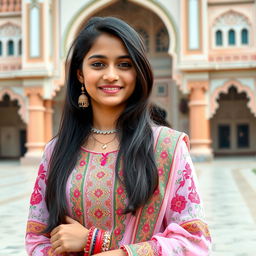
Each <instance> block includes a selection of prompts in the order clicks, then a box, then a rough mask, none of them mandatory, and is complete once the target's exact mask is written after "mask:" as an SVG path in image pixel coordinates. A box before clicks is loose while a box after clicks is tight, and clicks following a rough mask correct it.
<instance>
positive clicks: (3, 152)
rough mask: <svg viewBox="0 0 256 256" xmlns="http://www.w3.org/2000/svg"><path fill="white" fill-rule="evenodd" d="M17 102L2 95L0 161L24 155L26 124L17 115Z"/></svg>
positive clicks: (0, 103) (0, 105)
mask: <svg viewBox="0 0 256 256" xmlns="http://www.w3.org/2000/svg"><path fill="white" fill-rule="evenodd" d="M19 108H20V106H19V105H18V101H17V100H11V98H10V96H9V95H8V94H4V95H3V97H2V99H1V101H0V116H1V118H0V159H7V158H20V157H21V156H24V154H25V153H26V147H25V143H26V124H25V123H24V121H23V120H22V119H21V117H20V115H19V114H18V111H19Z"/></svg>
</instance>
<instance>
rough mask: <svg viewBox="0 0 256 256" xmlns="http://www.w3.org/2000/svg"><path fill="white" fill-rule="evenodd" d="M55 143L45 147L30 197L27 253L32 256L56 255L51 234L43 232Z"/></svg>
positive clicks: (45, 224)
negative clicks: (48, 173) (51, 156)
mask: <svg viewBox="0 0 256 256" xmlns="http://www.w3.org/2000/svg"><path fill="white" fill-rule="evenodd" d="M53 144H54V141H51V142H49V143H48V144H47V145H46V147H45V151H44V154H43V157H42V160H41V163H40V165H39V170H38V175H37V178H36V181H35V185H34V190H33V192H32V195H31V198H30V208H29V216H28V222H27V231H26V238H25V244H26V250H27V253H28V255H31V256H32V255H35V256H46V255H55V254H54V253H53V250H52V246H51V243H50V236H49V234H45V233H43V231H44V229H45V228H46V226H47V221H48V216H49V213H48V210H47V207H46V202H45V190H46V179H47V170H48V164H49V158H50V155H51V151H52V148H53Z"/></svg>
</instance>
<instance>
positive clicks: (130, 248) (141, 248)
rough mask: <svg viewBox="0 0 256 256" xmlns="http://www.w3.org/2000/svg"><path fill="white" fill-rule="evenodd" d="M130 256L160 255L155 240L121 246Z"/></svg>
mask: <svg viewBox="0 0 256 256" xmlns="http://www.w3.org/2000/svg"><path fill="white" fill-rule="evenodd" d="M121 248H122V249H124V250H125V251H126V253H127V254H128V255H129V256H155V255H158V249H157V244H156V242H155V241H149V242H144V243H137V244H131V245H124V246H122V247H121Z"/></svg>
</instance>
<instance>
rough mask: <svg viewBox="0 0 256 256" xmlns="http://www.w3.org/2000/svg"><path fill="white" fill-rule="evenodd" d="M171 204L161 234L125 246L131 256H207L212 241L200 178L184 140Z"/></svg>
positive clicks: (176, 159)
mask: <svg viewBox="0 0 256 256" xmlns="http://www.w3.org/2000/svg"><path fill="white" fill-rule="evenodd" d="M171 171H172V172H174V173H173V175H172V180H171V186H170V187H169V188H170V189H169V191H167V193H166V196H168V201H167V202H168V203H167V207H166V210H165V213H164V218H163V223H162V226H161V228H160V232H158V233H156V234H155V235H154V236H153V237H152V238H151V240H150V241H146V242H141V243H136V244H131V245H124V246H123V247H122V248H123V249H124V250H126V252H127V254H128V255H134V256H135V255H141V256H142V255H155V256H156V255H163V256H167V255H168V256H178V255H179V256H185V255H186V256H206V255H209V253H210V246H211V239H210V234H209V231H208V227H207V224H206V223H205V221H204V210H203V206H202V201H201V198H200V196H199V193H198V186H197V185H198V184H197V178H196V175H195V169H194V166H193V163H192V161H191V157H190V154H189V151H188V147H187V145H186V143H185V141H184V140H182V141H181V142H180V143H179V144H178V146H177V150H176V152H175V155H174V161H173V166H172V168H171Z"/></svg>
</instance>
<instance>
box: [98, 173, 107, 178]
mask: <svg viewBox="0 0 256 256" xmlns="http://www.w3.org/2000/svg"><path fill="white" fill-rule="evenodd" d="M104 175H105V173H104V172H98V173H97V177H98V178H99V179H101V178H103V177H104Z"/></svg>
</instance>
